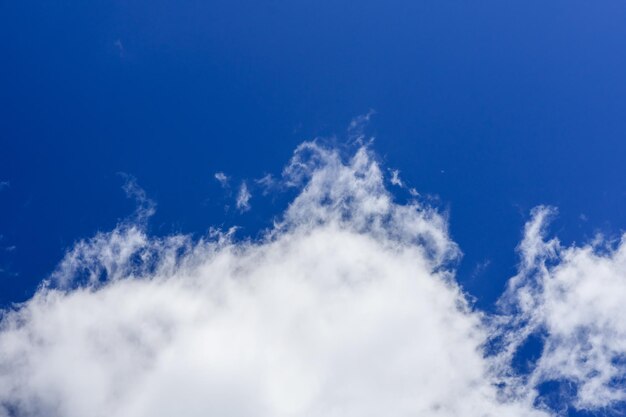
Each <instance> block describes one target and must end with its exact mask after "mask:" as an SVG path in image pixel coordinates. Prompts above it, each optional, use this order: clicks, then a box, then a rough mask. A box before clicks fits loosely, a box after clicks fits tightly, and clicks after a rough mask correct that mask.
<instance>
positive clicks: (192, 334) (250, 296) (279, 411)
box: [0, 142, 624, 417]
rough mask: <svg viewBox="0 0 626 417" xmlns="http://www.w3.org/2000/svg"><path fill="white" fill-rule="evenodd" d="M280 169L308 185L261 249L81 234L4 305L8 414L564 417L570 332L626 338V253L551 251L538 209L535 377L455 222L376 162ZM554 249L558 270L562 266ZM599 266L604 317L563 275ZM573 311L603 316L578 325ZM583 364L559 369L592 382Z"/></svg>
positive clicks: (580, 282) (532, 240)
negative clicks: (477, 299) (463, 277)
mask: <svg viewBox="0 0 626 417" xmlns="http://www.w3.org/2000/svg"><path fill="white" fill-rule="evenodd" d="M283 176H284V178H283V181H284V182H285V183H286V184H289V185H291V186H293V187H298V189H299V190H300V192H299V194H298V196H297V197H296V198H295V199H294V200H293V201H292V202H291V204H290V205H289V207H288V208H287V210H286V211H285V213H283V215H282V218H281V220H280V221H277V223H276V224H275V226H274V227H273V228H272V229H270V230H267V232H266V233H265V234H264V236H263V237H262V238H260V239H258V240H254V241H253V240H245V239H244V240H238V239H235V237H234V235H233V230H232V229H231V230H229V231H228V232H223V233H222V232H213V233H212V234H211V235H210V236H207V237H205V238H203V239H200V240H194V239H192V238H191V237H189V236H184V235H173V236H167V237H152V236H149V235H148V234H147V233H146V230H145V225H144V223H141V222H136V221H127V222H123V223H122V224H120V225H119V226H118V227H117V228H116V229H115V230H113V231H111V232H109V233H100V234H98V235H96V236H95V237H93V238H91V239H88V240H83V241H80V242H78V243H77V244H76V245H75V247H74V248H73V249H71V250H70V251H69V252H68V253H67V255H66V256H65V258H64V259H63V260H62V261H61V262H60V264H59V266H58V268H57V269H56V270H55V272H54V273H53V274H52V276H51V278H50V279H49V280H46V281H45V282H44V283H42V285H41V287H40V289H39V290H38V291H37V293H36V294H35V295H34V297H33V298H32V299H31V300H29V301H27V302H25V303H23V304H22V305H19V306H16V307H15V308H13V309H11V310H10V311H5V312H4V315H3V318H2V321H1V324H0V370H1V371H0V416H53V417H54V416H65V417H74V416H76V417H79V416H80V417H83V416H120V417H126V416H129V417H130V416H133V417H136V416H151V417H152V416H157V417H158V416H172V415H184V416H192V417H193V416H206V415H218V416H234V417H239V416H242V417H243V416H255V417H256V416H268V417H281V416H315V417H339V416H341V417H346V416H347V417H351V416H354V417H367V416H381V415H385V416H409V415H411V416H435V417H439V416H440V417H451V416H468V417H472V416H476V417H479V416H480V417H484V416H494V417H495V416H498V417H500V416H504V417H507V416H510V417H522V416H524V417H532V416H548V415H550V413H551V412H550V411H548V409H547V408H546V407H543V406H542V405H541V403H539V402H537V401H536V395H535V394H534V388H533V387H534V386H535V385H536V384H538V383H539V382H540V381H542V380H545V379H546V378H547V376H548V375H551V374H550V372H556V371H555V367H556V366H557V365H559V364H560V362H559V361H560V358H563V357H564V355H565V354H569V353H572V352H574V353H577V352H578V350H577V348H576V343H579V338H578V339H577V338H576V337H574V336H572V334H573V333H572V331H573V329H577V328H578V327H579V326H583V327H584V326H587V327H588V328H589V330H588V333H585V334H588V335H589V339H588V341H587V342H585V343H586V344H585V346H588V345H589V343H591V345H592V346H596V345H594V343H596V344H597V346H600V345H601V346H602V348H606V347H607V346H608V347H611V349H613V350H615V349H616V348H617V347H619V346H620V343H621V342H622V341H623V338H622V336H621V335H623V334H624V333H623V330H622V329H621V327H620V326H622V324H615V323H612V322H611V320H610V315H611V314H621V310H620V306H619V305H618V304H619V303H618V302H617V301H616V300H617V299H618V298H619V295H620V294H622V292H619V291H623V288H622V286H620V285H623V284H620V283H619V282H621V281H619V274H617V271H619V269H620V268H622V269H621V270H622V271H623V270H624V269H623V266H624V265H623V262H624V260H623V259H624V255H623V254H621V253H622V252H620V251H621V249H617V250H614V251H610V252H604V253H600V252H598V251H597V250H594V249H592V248H565V249H563V248H560V247H559V245H558V244H557V243H551V242H554V241H548V242H544V241H543V240H542V239H541V237H542V234H541V230H542V228H541V226H540V223H541V222H540V221H539V220H537V219H538V218H539V219H541V217H540V214H541V213H543V212H542V211H537V212H536V213H535V219H534V220H533V221H532V222H531V223H529V225H528V226H527V233H526V238H525V239H524V242H523V243H522V245H521V246H520V253H522V255H523V259H524V260H523V262H522V266H521V269H520V274H519V275H518V277H516V278H515V279H514V280H513V281H512V284H511V287H510V288H509V292H508V293H507V296H506V297H508V298H507V301H506V302H505V301H503V304H507V303H508V305H509V306H510V308H509V311H514V310H519V311H521V313H520V314H519V315H514V316H512V317H513V318H511V319H510V320H509V323H508V326H509V328H513V327H515V329H516V330H520V329H522V328H523V329H527V330H526V333H524V334H530V333H531V332H533V331H535V329H536V328H537V327H538V326H539V325H542V326H544V327H546V328H547V334H548V335H555V336H547V337H548V341H547V343H546V346H549V348H547V351H546V353H545V354H544V356H543V357H542V359H541V360H542V361H544V362H543V363H542V364H540V365H538V366H537V370H535V371H534V374H533V376H532V377H530V378H528V379H527V380H522V379H520V378H517V379H516V378H515V375H513V372H512V371H511V370H510V369H509V368H507V366H506V359H507V358H506V352H513V351H515V350H516V349H517V348H518V347H519V345H520V344H521V343H522V341H521V336H515V337H514V336H511V335H510V332H507V333H506V336H507V338H505V339H506V340H507V341H506V343H505V345H506V346H505V349H504V351H505V353H503V354H500V355H485V345H486V344H487V343H488V342H489V339H490V337H491V336H492V333H493V332H494V330H493V327H492V326H493V325H492V324H491V322H492V321H491V320H489V319H488V317H487V316H486V314H484V313H481V312H480V311H476V310H474V309H473V308H472V307H471V305H470V304H469V303H468V301H467V297H466V295H465V294H464V292H463V291H462V289H461V288H460V287H459V285H458V284H457V283H456V282H455V280H454V273H453V270H452V269H451V268H452V265H454V261H455V260H456V259H458V257H459V255H460V251H459V249H458V247H457V245H456V244H455V243H454V242H453V241H452V240H451V239H450V237H449V234H448V230H447V222H446V219H445V217H444V216H442V215H441V214H440V213H438V212H437V211H436V210H434V209H432V208H430V207H427V206H424V205H421V204H419V203H417V202H415V201H413V202H410V203H408V204H405V205H401V204H398V203H396V202H394V200H393V197H392V195H391V194H390V193H389V192H388V191H387V190H386V188H385V186H384V183H385V182H384V178H383V174H382V171H381V168H380V165H379V163H378V162H377V161H376V158H375V156H374V155H373V154H372V153H371V151H370V150H368V149H367V148H364V147H363V148H359V149H358V150H357V151H356V152H355V153H354V154H352V155H350V156H344V155H342V154H341V153H340V152H339V151H337V150H335V149H331V148H326V147H323V146H321V145H319V144H317V143H314V142H307V143H304V144H302V145H300V146H299V147H298V148H297V149H296V151H295V153H294V155H293V158H292V159H291V161H290V162H289V164H288V165H287V167H286V168H285V170H284V171H283ZM135 185H136V184H135ZM135 191H137V190H135ZM133 195H139V196H141V195H142V194H141V193H138V192H135V193H133ZM138 201H142V200H141V198H139V199H138ZM538 216H539V217H538ZM554 256H560V258H559V259H560V260H561V262H562V265H561V266H549V265H548V264H547V263H546V262H547V260H548V258H550V259H553V257H554ZM544 260H545V262H544ZM585 260H586V261H585ZM587 261H588V262H587ZM589 262H590V263H589ZM603 262H604V263H603ZM620 262H621V263H620ZM600 264H602V265H604V266H602V268H604V269H602V270H603V271H605V275H603V277H601V278H600V279H601V280H603V281H602V284H603V285H605V286H607V288H606V290H607V291H608V290H609V289H610V290H613V291H615V293H613V294H614V296H613V298H611V299H610V300H612V301H613V302H610V303H607V305H606V306H603V307H598V306H596V304H597V303H595V301H597V300H598V299H601V298H602V297H604V293H603V292H602V293H599V292H598V291H600V290H596V292H595V293H594V292H593V291H592V292H591V293H590V294H587V295H584V296H583V295H575V296H574V295H572V296H568V297H566V298H567V299H566V300H565V298H563V294H562V293H561V291H562V290H563V289H564V287H563V285H565V284H564V283H565V282H568V284H567V286H566V288H565V289H567V290H568V291H569V290H572V289H573V290H574V293H573V294H576V293H577V291H579V292H584V290H585V285H587V286H588V285H591V284H590V283H589V282H585V280H587V279H591V278H585V277H586V276H587V275H584V274H583V275H579V274H576V273H574V272H564V271H568V269H567V268H568V265H569V266H570V267H571V268H572V269H571V271H574V270H578V269H579V268H581V265H583V266H584V268H589V271H592V270H593V268H594V267H595V266H597V265H600ZM542 265H543V267H542ZM550 265H552V264H550ZM537 271H539V272H537ZM558 271H561V272H558ZM558 274H561V275H558ZM593 275H594V276H597V275H598V274H595V273H594V274H593ZM556 276H560V277H561V278H560V279H557V281H555V282H556V283H558V285H560V286H554V287H551V286H550V285H548V284H547V281H549V280H550V279H553V278H548V277H556ZM555 285H556V284H555ZM549 287H550V288H553V289H550V290H548V288H549ZM579 287H580V288H579ZM594 294H595V295H594ZM559 297H560V298H559ZM577 297H578V298H577ZM548 300H551V301H550V302H548ZM610 300H609V301H610ZM575 304H581V305H582V306H584V308H585V309H586V310H585V311H586V312H588V313H590V314H592V318H585V317H584V314H583V313H582V312H575V313H574V314H573V317H568V318H567V320H569V321H570V322H569V323H566V324H564V323H561V322H560V320H559V316H560V315H561V314H566V313H570V311H569V307H567V308H566V305H569V306H570V307H571V306H574V305H575ZM538 307H541V309H542V311H541V312H535V311H530V310H532V309H533V308H538ZM511 314H513V313H511ZM503 317H504V316H503ZM596 319H597V320H596ZM502 320H504V319H502ZM551 320H554V321H556V322H559V323H557V324H555V323H552V321H551ZM529 323H532V325H530V324H529ZM524 326H525V327H524ZM551 326H552V327H554V329H553V328H552V327H551ZM593 326H597V327H593ZM501 328H504V326H503V325H500V327H499V329H501ZM608 330H611V331H612V332H613V333H612V334H611V335H610V337H608V338H606V337H605V336H606V335H605V334H604V332H605V331H608ZM620 332H622V333H620ZM521 333H523V332H521ZM521 333H520V334H521ZM550 337H553V339H552V341H550V339H549V338H550ZM585 337H586V336H585ZM568 346H569V347H568ZM561 348H563V349H566V351H563V352H562V351H559V349H561ZM598 349H600V350H601V348H600V347H598ZM592 350H593V349H592ZM552 352H554V353H552ZM593 352H595V350H593ZM603 354H608V353H601V354H600V353H599V354H598V355H596V356H593V358H592V359H591V361H592V362H593V363H594V365H593V367H594V368H593V369H596V368H595V367H597V368H598V371H597V373H596V374H592V375H591V376H589V375H585V376H584V378H586V379H585V381H591V380H592V379H593V378H596V379H595V381H598V382H594V383H592V384H591V389H592V391H593V393H594V394H597V393H599V392H600V391H598V390H603V389H605V390H606V391H603V392H606V393H609V394H610V398H608V399H607V401H609V400H613V399H617V398H618V397H619V395H618V393H617V390H612V389H611V387H609V386H608V385H607V384H605V382H606V381H608V379H607V378H609V379H610V378H611V377H614V376H615V375H618V374H617V373H615V372H614V373H611V372H612V371H607V369H608V368H607V367H608V366H609V365H608V362H607V360H609V359H610V358H608V357H604V356H602V355H603ZM503 358H504V359H503ZM609 362H610V361H609ZM569 365H572V364H569V363H568V366H569ZM590 366H591V365H590ZM614 366H619V364H618V365H614ZM540 369H541V370H540ZM567 369H573V368H572V367H571V366H570V368H567V367H564V368H563V369H562V370H559V372H561V374H560V375H559V376H560V377H562V378H567V379H572V380H576V378H577V377H579V374H576V373H574V372H573V371H568V370H567ZM589 369H592V368H589ZM535 375H536V376H535ZM540 375H541V376H540ZM543 375H545V376H543ZM552 376H553V375H552ZM581 378H582V377H581ZM502 381H507V382H509V383H510V384H518V385H519V387H521V388H520V389H517V390H503V389H502V388H501V386H502ZM533 384H535V385H533ZM524 387H528V389H522V388H524ZM598 387H605V388H598ZM581 391H584V390H581ZM584 398H586V397H581V400H580V401H581V404H585V402H584V401H585V400H584Z"/></svg>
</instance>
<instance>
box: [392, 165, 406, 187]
mask: <svg viewBox="0 0 626 417" xmlns="http://www.w3.org/2000/svg"><path fill="white" fill-rule="evenodd" d="M391 184H392V185H397V186H398V187H404V184H403V183H402V180H401V179H400V171H398V170H397V169H392V170H391Z"/></svg>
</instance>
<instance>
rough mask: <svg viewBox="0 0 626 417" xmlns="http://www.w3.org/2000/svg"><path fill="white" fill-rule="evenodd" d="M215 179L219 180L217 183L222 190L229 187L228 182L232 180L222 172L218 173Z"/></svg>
mask: <svg viewBox="0 0 626 417" xmlns="http://www.w3.org/2000/svg"><path fill="white" fill-rule="evenodd" d="M213 177H214V178H215V179H216V180H217V182H219V183H220V185H221V186H222V188H226V187H228V181H229V180H230V178H228V176H227V175H226V174H224V173H223V172H221V171H220V172H216V173H215V175H213Z"/></svg>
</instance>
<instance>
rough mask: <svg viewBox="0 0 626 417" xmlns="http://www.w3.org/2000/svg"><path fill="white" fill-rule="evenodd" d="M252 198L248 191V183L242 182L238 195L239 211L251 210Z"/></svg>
mask: <svg viewBox="0 0 626 417" xmlns="http://www.w3.org/2000/svg"><path fill="white" fill-rule="evenodd" d="M251 198H252V194H250V191H249V190H248V185H247V184H246V182H245V181H244V182H242V183H241V185H240V186H239V192H238V193H237V201H236V204H237V209H239V211H241V212H244V211H248V210H250V199H251Z"/></svg>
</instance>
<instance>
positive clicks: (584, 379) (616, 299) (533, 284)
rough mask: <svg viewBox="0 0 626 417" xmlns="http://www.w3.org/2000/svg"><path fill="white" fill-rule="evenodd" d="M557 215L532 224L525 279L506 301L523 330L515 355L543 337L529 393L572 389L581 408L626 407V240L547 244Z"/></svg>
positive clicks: (543, 211)
mask: <svg viewBox="0 0 626 417" xmlns="http://www.w3.org/2000/svg"><path fill="white" fill-rule="evenodd" d="M555 214H556V210H555V209H553V208H550V207H538V208H536V209H535V210H533V213H532V219H531V220H530V221H529V222H528V223H527V224H526V227H525V234H524V239H523V240H522V242H521V244H520V246H519V252H520V255H521V266H520V272H519V274H518V275H517V276H516V277H514V278H513V279H512V280H511V281H510V285H509V288H508V291H507V293H506V294H505V295H504V296H503V299H502V300H501V303H502V304H503V305H504V306H505V307H506V308H507V309H509V310H511V309H512V310H513V311H514V312H515V314H516V315H517V317H516V320H517V323H518V324H519V329H518V331H517V332H512V333H511V334H510V335H511V337H510V338H511V343H510V345H509V352H514V351H515V349H517V348H518V347H519V346H521V345H522V344H523V343H524V342H525V341H526V340H527V339H528V337H529V336H531V335H533V334H534V335H536V336H538V337H540V338H541V340H542V343H543V348H542V352H541V355H540V357H539V359H538V360H537V362H536V364H535V366H534V369H533V371H532V373H531V374H530V375H529V376H528V379H529V381H530V384H529V385H530V386H533V387H535V386H540V384H543V383H547V382H563V381H565V382H567V383H568V384H570V386H571V387H572V389H571V390H570V392H569V393H568V394H567V395H568V397H570V398H568V400H571V401H572V402H573V404H574V405H575V406H576V407H577V408H579V409H587V410H589V409H596V408H600V407H608V408H610V407H612V406H615V405H616V404H619V403H620V402H623V401H624V400H626V384H625V382H626V322H625V321H624V320H623V318H624V317H626V304H625V303H624V300H626V235H625V236H622V239H621V240H620V241H619V242H617V243H612V242H610V241H606V240H605V239H603V238H602V237H598V238H596V239H595V240H594V241H593V242H591V243H589V244H585V245H582V246H575V245H574V246H564V245H562V244H561V242H560V241H559V240H558V239H557V238H551V239H546V226H547V224H548V223H549V220H550V218H551V217H553V216H554V215H555ZM509 354H510V353H509Z"/></svg>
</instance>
